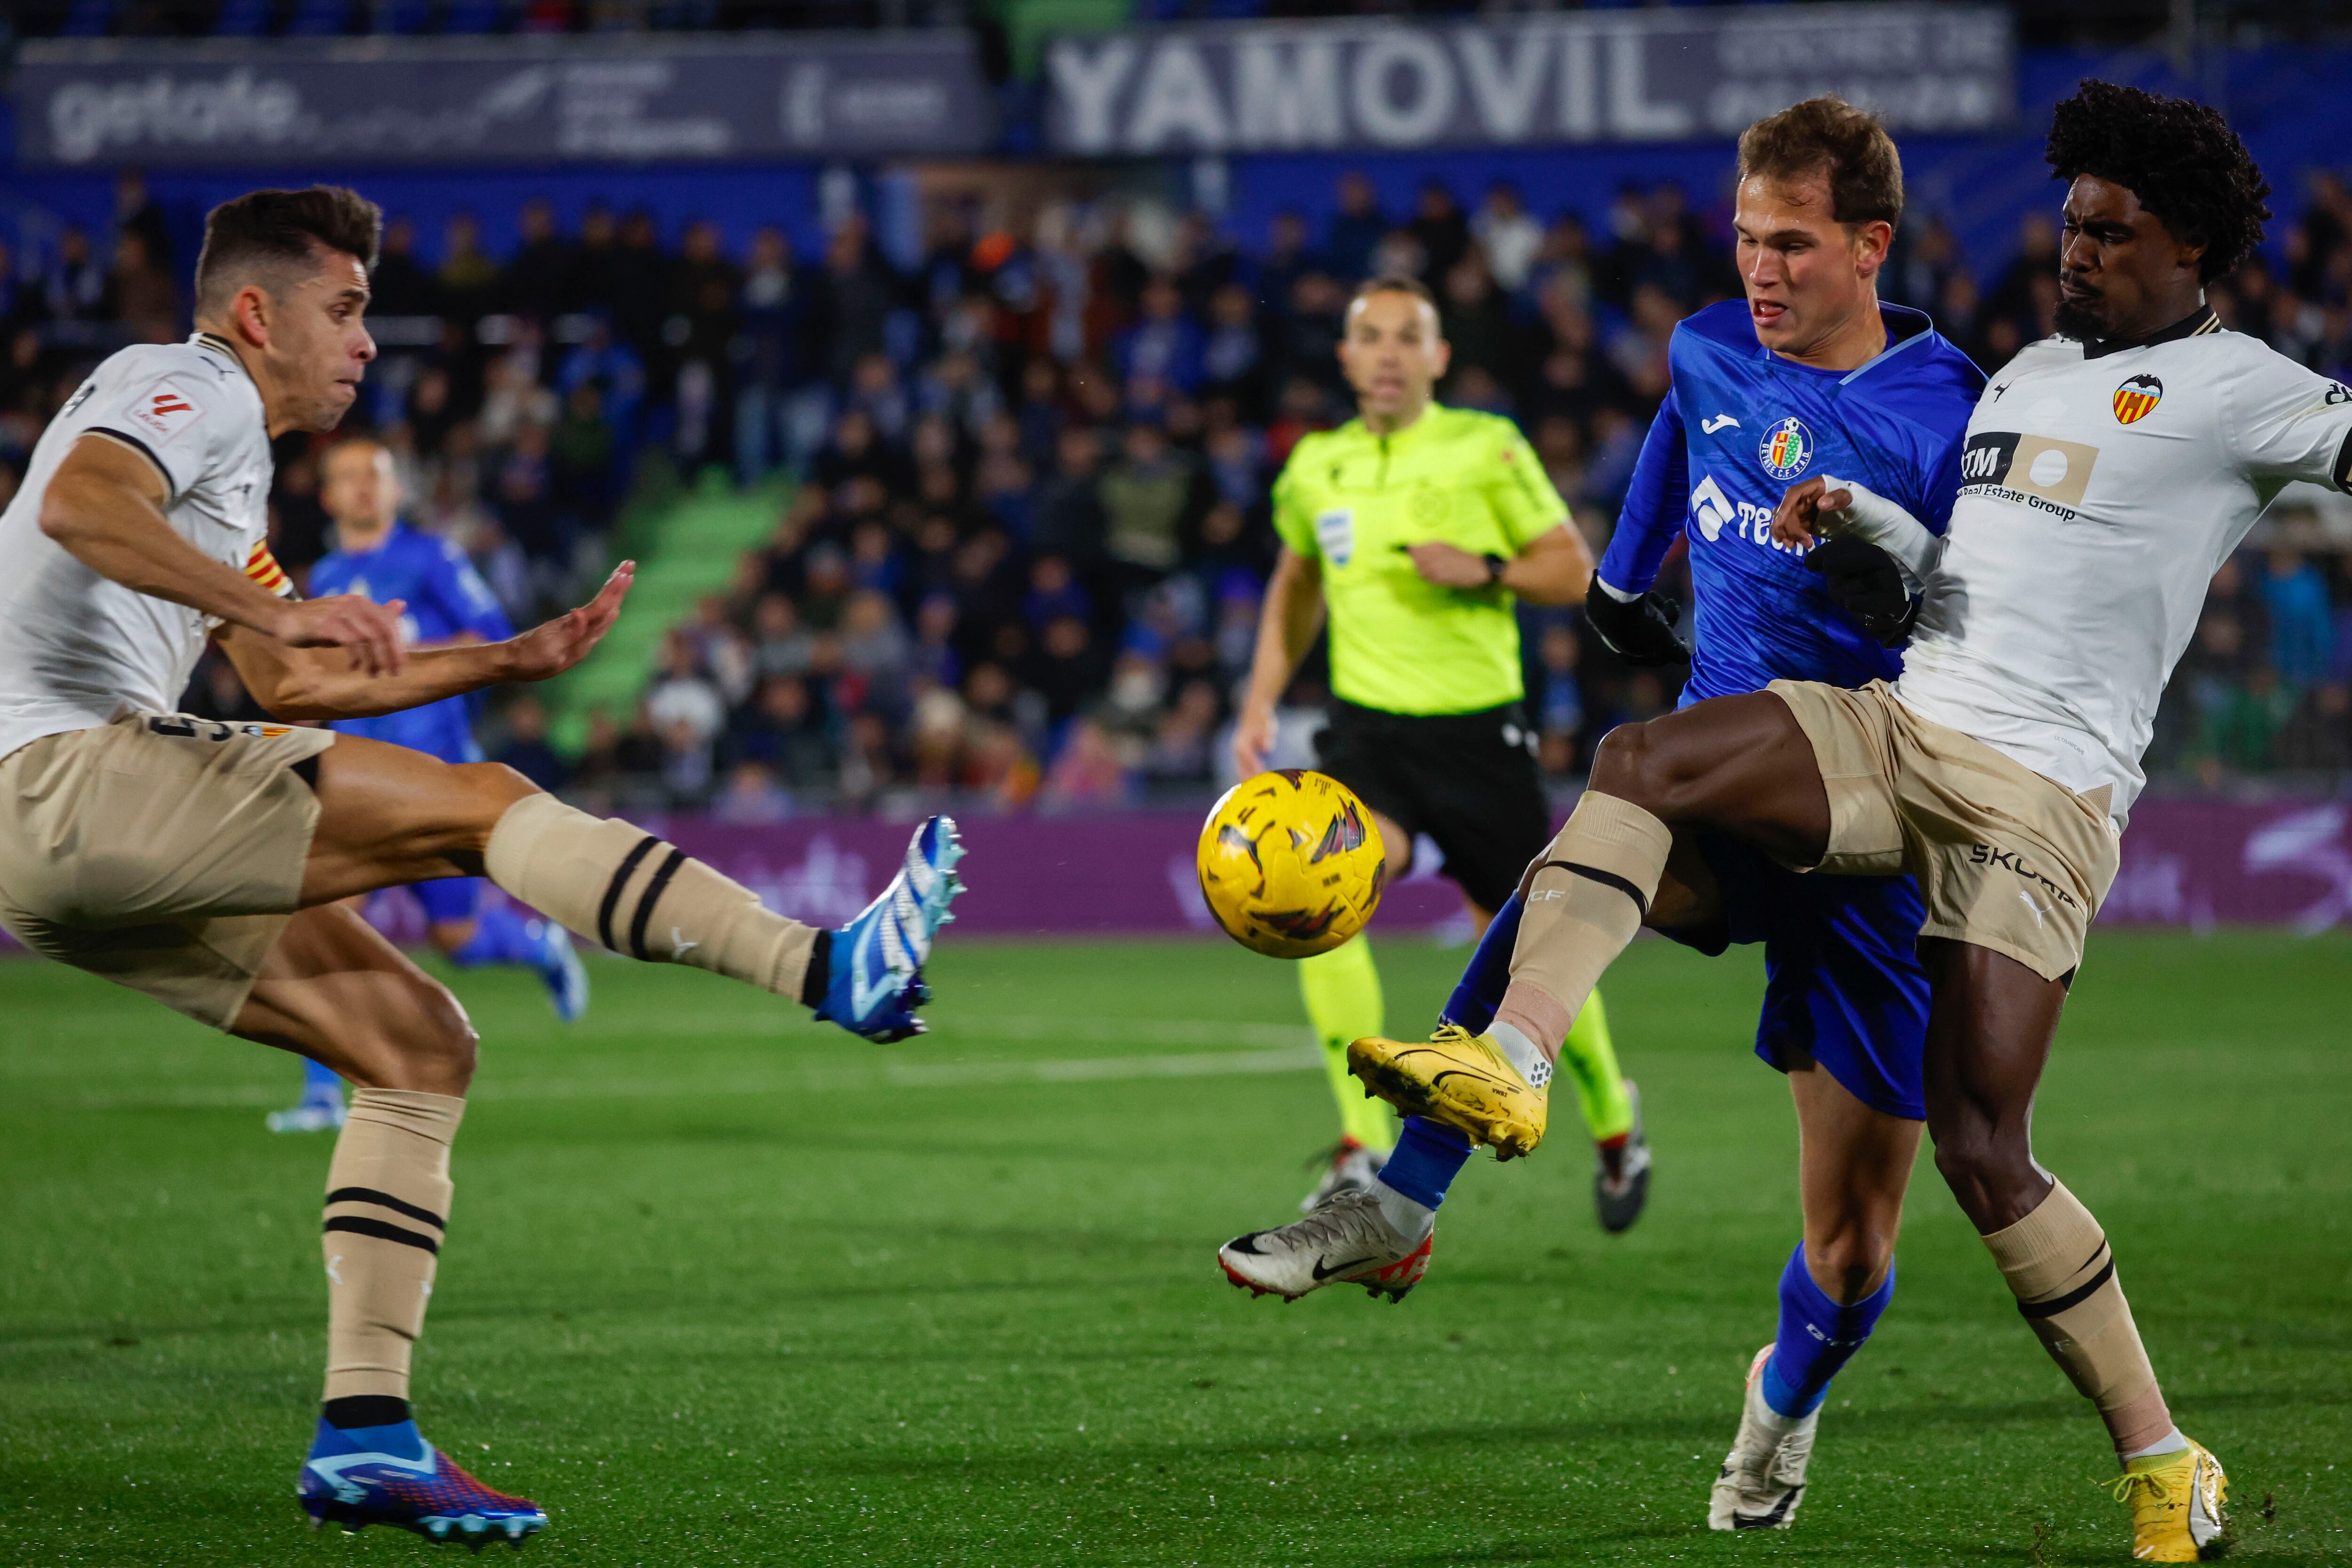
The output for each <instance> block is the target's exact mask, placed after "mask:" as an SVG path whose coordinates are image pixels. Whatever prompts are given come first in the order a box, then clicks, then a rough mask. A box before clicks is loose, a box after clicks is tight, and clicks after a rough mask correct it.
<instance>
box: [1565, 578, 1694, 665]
mask: <svg viewBox="0 0 2352 1568" xmlns="http://www.w3.org/2000/svg"><path fill="white" fill-rule="evenodd" d="M1584 620H1585V624H1587V625H1589V626H1591V628H1592V629H1593V630H1594V631H1595V632H1599V633H1600V634H1601V641H1602V642H1603V643H1607V644H1608V645H1609V651H1610V652H1611V653H1614V654H1616V655H1617V656H1618V657H1619V658H1621V659H1622V660H1624V661H1625V662H1626V663H1627V664H1689V663H1690V644H1689V643H1685V642H1684V641H1683V640H1682V638H1681V637H1680V636H1679V635H1677V634H1676V633H1675V620H1676V616H1675V611H1674V605H1673V602H1672V601H1669V600H1666V599H1663V598H1661V597H1660V596H1659V595H1658V593H1657V592H1656V591H1655V590H1653V591H1650V592H1648V593H1645V594H1643V595H1642V597H1641V598H1639V599H1636V600H1633V601H1630V602H1628V601H1623V600H1620V599H1618V598H1617V597H1616V596H1615V595H1613V594H1612V593H1611V592H1609V591H1608V590H1606V589H1604V588H1602V587H1601V574H1600V573H1599V572H1597V571H1596V572H1594V573H1593V574H1592V583H1591V587H1589V588H1587V589H1586V590H1585V591H1584Z"/></svg>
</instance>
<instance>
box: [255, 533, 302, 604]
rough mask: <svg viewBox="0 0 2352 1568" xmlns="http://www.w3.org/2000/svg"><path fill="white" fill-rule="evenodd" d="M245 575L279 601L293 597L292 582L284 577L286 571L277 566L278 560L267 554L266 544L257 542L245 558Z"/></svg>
mask: <svg viewBox="0 0 2352 1568" xmlns="http://www.w3.org/2000/svg"><path fill="white" fill-rule="evenodd" d="M245 575H246V576H247V577H249V578H251V579H253V580H254V581H256V582H257V583H259V584H261V586H262V587H264V588H266V589H268V590H269V591H270V592H272V593H274V594H276V595H278V598H280V599H291V598H293V597H294V580H293V579H292V578H290V577H289V576H287V575H286V569H285V568H284V567H282V566H280V565H278V558H277V557H276V556H274V555H271V554H270V553H269V546H268V543H266V542H257V543H256V544H255V545H254V547H253V553H252V554H251V555H249V556H247V557H246V558H245Z"/></svg>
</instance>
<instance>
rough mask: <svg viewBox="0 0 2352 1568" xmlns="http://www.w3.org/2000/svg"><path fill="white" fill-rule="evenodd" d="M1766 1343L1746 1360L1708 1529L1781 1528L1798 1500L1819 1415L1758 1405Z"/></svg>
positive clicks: (1791, 1518) (1793, 1515) (1710, 1503)
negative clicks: (1742, 1399)
mask: <svg viewBox="0 0 2352 1568" xmlns="http://www.w3.org/2000/svg"><path fill="white" fill-rule="evenodd" d="M1771 1359H1772V1347H1771V1346H1770V1345H1769V1344H1768V1345H1766V1346H1765V1347H1764V1348H1763V1349H1762V1350H1759V1351H1758V1352H1757V1353H1756V1359H1755V1360H1754V1361H1752V1362H1749V1363H1748V1398H1747V1404H1746V1406H1745V1407H1744V1408H1743V1409H1742V1410H1741V1411H1740V1414H1739V1436H1738V1438H1736V1439H1735V1440H1734V1441H1733V1443H1732V1445H1731V1452H1730V1453H1728V1454H1727V1455H1725V1456H1724V1458H1723V1473H1722V1474H1720V1475H1718V1476H1717V1477H1716V1478H1715V1492H1714V1495H1713V1496H1712V1497H1710V1498H1709V1499H1708V1500H1707V1505H1706V1525H1707V1528H1708V1529H1709V1530H1786V1529H1788V1528H1789V1526H1790V1524H1792V1523H1794V1522H1795V1521H1796V1518H1797V1504H1798V1503H1800V1502H1801V1501H1802V1500H1804V1496H1805V1466H1806V1465H1807V1463H1809V1462H1810V1461H1811V1458H1812V1457H1813V1428H1814V1427H1818V1426H1820V1425H1821V1419H1822V1413H1821V1412H1820V1411H1819V1410H1818V1409H1817V1410H1815V1411H1814V1412H1813V1413H1812V1414H1811V1415H1810V1416H1783V1415H1781V1414H1780V1412H1779V1411H1778V1410H1775V1409H1773V1408H1772V1406H1769V1405H1767V1404H1765V1403H1764V1364H1765V1363H1766V1362H1768V1361H1769V1360H1771Z"/></svg>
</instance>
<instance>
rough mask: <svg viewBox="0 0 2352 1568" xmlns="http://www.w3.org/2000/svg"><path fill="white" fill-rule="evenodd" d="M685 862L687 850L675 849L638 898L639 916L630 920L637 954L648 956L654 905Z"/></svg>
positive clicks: (632, 949)
mask: <svg viewBox="0 0 2352 1568" xmlns="http://www.w3.org/2000/svg"><path fill="white" fill-rule="evenodd" d="M685 863H686V852H685V851H684V850H679V849H673V850H671V851H670V852H669V859H667V860H666V861H664V862H661V867H660V869H659V870H657V871H656V872H655V873H654V874H653V876H652V877H651V879H649V880H648V881H647V882H646V892H645V896H644V897H642V898H640V899H638V900H637V917H636V918H635V920H632V921H630V922H629V951H630V952H631V953H632V954H633V955H635V956H637V957H640V958H643V957H645V956H646V925H648V924H650V923H651V922H652V920H653V917H654V905H655V904H659V903H660V902H661V895H662V889H664V888H666V887H667V886H668V885H669V879H670V878H672V877H674V876H676V875H677V868H678V867H679V866H682V865H684V864H685Z"/></svg>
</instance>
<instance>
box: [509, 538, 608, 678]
mask: <svg viewBox="0 0 2352 1568" xmlns="http://www.w3.org/2000/svg"><path fill="white" fill-rule="evenodd" d="M636 573H637V563H636V562H635V561H633V560H625V561H623V562H622V563H621V564H620V565H618V566H616V567H614V569H613V575H612V576H610V577H608V578H606V579H605V580H604V587H602V588H600V589H598V590H597V591H596V597H595V598H593V599H592V600H590V601H588V602H587V603H585V604H583V605H582V606H580V608H579V609H577V610H572V611H569V612H565V613H563V614H562V615H559V616H557V617H556V618H555V619H554V620H552V621H548V622H542V623H541V624H540V625H537V626H534V627H532V628H531V629H530V631H528V632H524V633H523V634H522V635H521V636H520V637H517V638H516V639H515V640H514V641H513V642H512V643H509V644H508V645H507V646H508V648H509V650H510V652H511V657H510V659H509V665H508V672H507V678H508V679H509V680H516V681H543V680H546V679H547V678H548V677H549V676H551V675H560V674H562V673H563V672H564V671H566V670H568V669H570V668H571V667H572V665H574V664H578V663H579V662H580V661H581V660H583V659H584V658H586V657H587V656H588V651H589V650H590V649H591V648H593V647H594V646H595V645H596V644H597V643H601V642H603V641H604V633H605V632H609V631H611V630H612V629H613V622H615V621H617V620H619V619H620V615H621V601H622V600H624V599H626V598H627V597H628V596H629V585H630V584H631V583H633V582H635V580H636Z"/></svg>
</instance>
